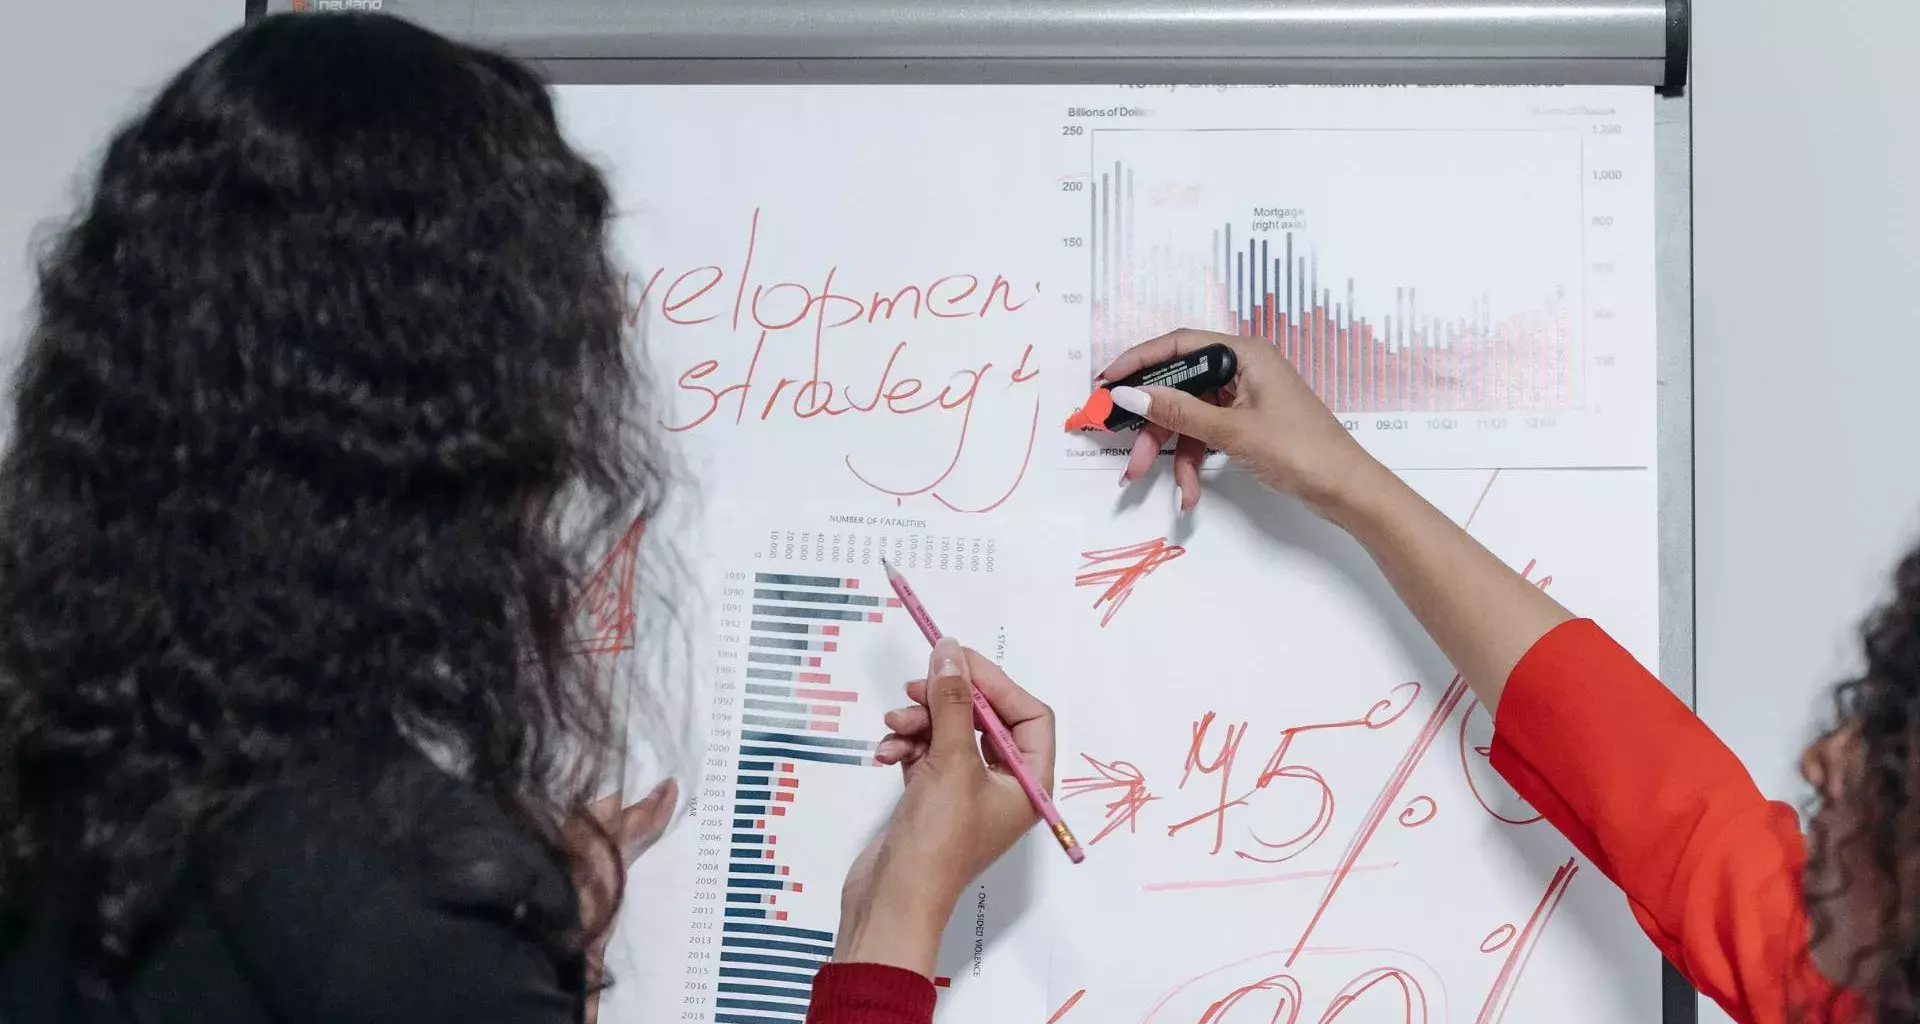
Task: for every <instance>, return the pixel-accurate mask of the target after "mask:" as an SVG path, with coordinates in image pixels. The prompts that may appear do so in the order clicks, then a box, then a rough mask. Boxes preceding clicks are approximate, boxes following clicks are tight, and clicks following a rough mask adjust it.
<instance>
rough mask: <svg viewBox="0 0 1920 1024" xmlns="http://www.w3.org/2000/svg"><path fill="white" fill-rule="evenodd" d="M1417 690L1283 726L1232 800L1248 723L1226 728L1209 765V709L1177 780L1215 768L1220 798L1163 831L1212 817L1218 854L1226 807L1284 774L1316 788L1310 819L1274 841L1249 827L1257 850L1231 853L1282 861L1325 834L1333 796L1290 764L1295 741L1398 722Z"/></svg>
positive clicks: (1308, 771) (1305, 769)
mask: <svg viewBox="0 0 1920 1024" xmlns="http://www.w3.org/2000/svg"><path fill="white" fill-rule="evenodd" d="M1419 695H1420V684H1419V683H1413V682H1408V683H1402V684H1400V685H1399V686H1396V687H1394V688H1393V690H1392V692H1390V693H1389V694H1388V695H1387V696H1386V697H1384V698H1382V699H1380V700H1378V701H1375V702H1374V703H1373V705H1372V706H1371V707H1369V708H1368V709H1367V711H1366V713H1365V714H1363V715H1361V716H1360V717H1359V718H1349V719H1343V720H1341V721H1338V722H1321V723H1317V724H1314V725H1296V726H1293V727H1291V728H1288V729H1285V730H1283V731H1282V732H1281V733H1280V742H1279V744H1278V745H1277V746H1275V747H1274V750H1273V753H1272V755H1271V756H1269V757H1268V758H1267V763H1266V766H1265V767H1264V768H1262V769H1261V771H1260V775H1259V777H1258V778H1257V779H1256V780H1255V781H1254V784H1253V788H1252V789H1250V790H1248V791H1247V792H1246V793H1244V794H1242V795H1241V796H1239V797H1236V798H1233V799H1228V797H1227V794H1228V792H1229V786H1230V781H1231V775H1232V770H1233V759H1234V757H1235V755H1237V753H1238V752H1239V746H1240V741H1241V740H1243V739H1245V737H1246V731H1247V726H1246V723H1244V722H1243V723H1241V725H1240V727H1239V734H1238V736H1236V735H1235V733H1234V730H1233V728H1232V727H1231V726H1230V727H1228V729H1227V740H1226V742H1225V743H1224V744H1223V745H1222V748H1221V754H1220V757H1218V758H1216V759H1215V761H1214V763H1213V764H1210V765H1208V764H1201V763H1200V761H1199V758H1200V751H1201V749H1202V744H1203V743H1204V742H1205V738H1206V732H1207V728H1208V727H1209V726H1210V725H1211V724H1212V722H1213V713H1212V712H1208V714H1207V716H1206V717H1205V718H1203V719H1201V721H1199V722H1197V723H1195V725H1194V736H1193V747H1192V748H1191V749H1190V750H1189V751H1188V753H1187V770H1186V772H1185V773H1183V774H1182V775H1181V777H1180V784H1181V788H1183V789H1184V788H1185V787H1186V782H1187V777H1188V776H1189V775H1191V774H1192V771H1193V769H1194V768H1196V767H1198V768H1199V769H1200V770H1201V771H1202V772H1203V773H1211V772H1214V771H1219V772H1220V801H1219V804H1218V805H1217V806H1215V807H1214V808H1213V809H1212V810H1208V811H1204V812H1202V813H1200V814H1197V815H1194V816H1193V817H1191V818H1188V819H1187V820H1185V821H1182V822H1179V823H1177V824H1175V825H1171V826H1169V827H1168V828H1167V835H1169V836H1172V835H1177V834H1178V833H1179V832H1180V831H1181V830H1182V829H1185V828H1188V827H1190V826H1193V825H1197V824H1199V823H1201V822H1203V821H1206V820H1207V819H1209V818H1212V819H1213V822H1214V844H1213V851H1212V852H1213V853H1214V854H1218V853H1219V852H1220V849H1221V847H1222V846H1223V845H1224V842H1225V834H1226V817H1227V812H1228V811H1229V810H1230V809H1232V808H1234V807H1244V806H1246V804H1247V800H1248V799H1249V798H1250V797H1252V796H1253V795H1255V794H1256V793H1259V792H1260V791H1262V790H1264V789H1266V788H1267V787H1268V786H1270V785H1272V784H1273V783H1274V781H1276V780H1279V779H1286V780H1290V781H1294V782H1306V783H1310V784H1311V785H1312V786H1313V787H1314V789H1315V790H1316V796H1317V798H1318V801H1319V806H1318V807H1317V808H1316V809H1315V812H1314V816H1313V819H1312V820H1311V821H1310V822H1308V823H1307V825H1306V827H1305V828H1303V829H1301V830H1300V831H1299V832H1297V833H1295V834H1294V835H1292V836H1288V837H1287V838H1285V839H1281V840H1278V841H1274V840H1270V839H1267V838H1265V837H1263V836H1261V835H1260V834H1259V833H1258V832H1257V831H1255V830H1253V829H1252V828H1249V829H1248V834H1249V835H1250V836H1252V838H1253V841H1254V843H1256V844H1258V846H1259V847H1260V848H1261V852H1249V851H1247V850H1235V851H1234V856H1236V857H1239V858H1240V859H1242V860H1250V861H1255V862H1257V863H1261V864H1280V863H1283V862H1285V861H1288V860H1291V859H1293V858H1294V857H1297V856H1299V855H1301V854H1302V853H1305V852H1306V851H1307V850H1308V849H1310V848H1311V847H1312V846H1313V845H1314V844H1315V843H1317V842H1319V841H1320V838H1321V837H1322V836H1324V835H1325V834H1326V831H1327V829H1328V828H1330V827H1332V825H1333V813H1334V796H1333V788H1332V787H1331V786H1329V785H1327V781H1326V779H1325V778H1324V777H1322V776H1321V774H1320V773H1319V772H1318V771H1316V770H1315V769H1313V768H1311V767H1309V766H1307V765H1302V764H1291V763H1288V760H1287V757H1288V755H1289V753H1291V751H1292V747H1293V741H1294V740H1295V739H1298V738H1299V737H1300V736H1302V735H1305V734H1307V733H1310V732H1322V731H1327V730H1337V729H1353V728H1365V729H1368V730H1377V729H1384V728H1386V727H1387V726H1389V725H1392V724H1393V723H1395V722H1397V721H1399V720H1400V717H1401V716H1402V715H1404V714H1406V712H1407V709H1408V708H1411V707H1412V706H1413V702H1414V699H1415V698H1417V697H1418V696H1419ZM1402 698H1404V699H1402Z"/></svg>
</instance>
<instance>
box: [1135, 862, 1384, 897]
mask: <svg viewBox="0 0 1920 1024" xmlns="http://www.w3.org/2000/svg"><path fill="white" fill-rule="evenodd" d="M1399 866H1400V862H1399V861H1397V860H1395V861H1388V862H1387V863H1385V864H1361V865H1359V866H1357V867H1355V868H1354V869H1353V871H1352V872H1351V873H1352V874H1356V875H1360V874H1365V873H1367V872H1369V871H1391V870H1393V869H1394V868H1397V867H1399ZM1332 874H1333V872H1332V871H1330V870H1329V871H1288V872H1286V873H1284V874H1278V875H1260V876H1258V877H1254V878H1207V879H1201V880H1198V881H1193V882H1148V883H1146V884H1145V885H1142V886H1141V887H1140V888H1141V889H1142V890H1145V891H1146V892H1179V891H1181V890H1185V889H1237V888H1240V887H1241V886H1247V885H1272V884H1273V883H1275V882H1298V881H1302V880H1304V879H1309V878H1326V877H1328V876H1330V875H1332Z"/></svg>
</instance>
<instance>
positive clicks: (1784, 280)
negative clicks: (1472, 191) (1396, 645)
mask: <svg viewBox="0 0 1920 1024" xmlns="http://www.w3.org/2000/svg"><path fill="white" fill-rule="evenodd" d="M241 13H242V3H241V0H148V2H135V0H105V2H99V0H96V2H88V3H80V2H75V0H55V2H44V3H27V2H15V3H9V4H8V5H7V9H6V11H5V12H4V13H0V128H3V129H4V132H5V136H6V145H5V146H4V147H0V338H3V339H4V343H3V344H0V348H3V349H4V350H6V351H9V352H10V351H11V350H12V349H13V341H14V340H15V338H17V336H18V333H19V331H20V329H21V325H22V322H23V321H22V313H23V311H24V309H25V306H26V304H27V302H28V299H29V297H30V295H31V287H32V286H31V274H30V267H31V262H30V259H29V244H28V243H29V239H30V237H32V235H33V234H34V232H35V230H36V229H37V228H39V227H40V226H42V225H44V224H45V223H46V222H47V221H48V220H49V219H50V218H55V217H59V216H63V215H64V214H65V213H66V212H67V211H68V210H70V209H71V206H72V199H73V196H74V194H75V189H76V187H77V183H78V181H79V180H80V179H81V177H82V176H83V174H84V171H85V169H86V168H87V166H88V165H89V164H90V162H91V161H92V159H93V158H94V155H95V154H96V153H97V152H98V148H99V146H100V145H101V143H102V141H103V140H104V138H105V135H106V133H107V132H108V131H109V130H110V129H111V128H112V127H113V126H114V125H115V124H117V123H118V122H119V121H120V120H121V119H122V118H124V117H125V116H127V114H129V113H130V112H131V111H132V110H133V109H134V106H135V105H136V104H137V103H138V102H139V101H140V100H142V99H143V98H144V97H146V96H147V95H149V94H150V93H151V91H152V89H153V88H154V87H155V86H157V85H158V83H159V82H160V81H161V80H162V79H163V78H164V77H165V76H166V75H167V74H168V73H170V72H171V71H172V70H173V69H175V68H176V67H178V66H179V65H180V64H182V63H184V62H185V61H186V60H187V59H188V58H190V57H191V56H192V55H193V54H194V53H195V52H197V51H198V50H200V49H201V48H202V47H204V46H205V45H207V44H208V43H209V42H211V41H213V40H214V39H215V38H217V37H218V36H219V35H220V34H222V33H223V32H225V31H227V30H228V29H230V28H232V27H233V26H235V25H237V24H239V22H240V20H241ZM1694 17H1695V22H1696V32H1695V39H1694V45H1695V68H1694V73H1693V82H1694V84H1693V102H1694V129H1693V130H1694V136H1693V146H1694V154H1695V158H1694V159H1695V177H1694V217H1695V221H1694V238H1695V267H1694V273H1695V310H1696V349H1695V359H1696V363H1695V380H1696V399H1695V402H1696V406H1695V407H1696V423H1695V441H1696V454H1695V467H1696V469H1695V472H1696V479H1697V494H1696V502H1697V505H1696V507H1697V517H1698V518H1697V522H1698V531H1697V540H1696V544H1697V566H1696V573H1697V577H1696V586H1697V593H1698V602H1699V616H1698V657H1699V704H1700V710H1701V713H1702V714H1703V715H1704V716H1705V717H1706V719H1707V721H1708V722H1709V723H1710V724H1711V725H1712V726H1713V727H1714V728H1715V729H1716V730H1718V731H1719V732H1720V734H1721V735H1722V736H1723V737H1725V738H1726V739H1727V741H1728V742H1730V743H1731V744H1733V746H1734V748H1735V749H1736V750H1737V751H1738V752H1739V753H1740V755H1741V756H1742V757H1743V758H1745V759H1746V762H1747V764H1748V765H1749V766H1750V767H1751V768H1752V770H1753V772H1754V774H1755V777H1756V778H1757V779H1758V780H1759V781H1760V784H1761V786H1762V787H1763V788H1765V789H1766V790H1767V791H1768V792H1769V793H1770V794H1772V795H1774V796H1778V797H1782V798H1786V799H1792V800H1798V799H1799V798H1800V797H1801V795H1802V794H1803V790H1802V788H1801V787H1800V785H1799V783H1798V781H1797V779H1796V776H1795V773H1794V755H1795V752H1796V751H1797V750H1798V748H1799V746H1800V744H1801V743H1802V742H1804V740H1805V739H1806V738H1807V736H1808V735H1809V730H1810V729H1811V727H1812V724H1813V722H1814V721H1815V715H1816V714H1818V713H1820V712H1822V711H1823V710H1824V708H1823V707H1822V706H1821V704H1820V701H1819V696H1820V694H1821V693H1822V692H1823V691H1824V690H1825V688H1826V687H1827V685H1828V684H1830V683H1831V682H1832V681H1833V680H1835V679H1837V678H1839V677H1840V676H1841V675H1842V674H1843V673H1844V672H1846V671H1848V670H1849V668H1851V667H1852V666H1853V665H1854V664H1855V661H1856V659H1855V656H1854V652H1853V648H1854V644H1853V641H1852V630H1853V627H1854V625H1855V623H1856V622H1857V620H1858V619H1859V617H1860V615H1861V614H1862V613H1863V612H1864V611H1865V610H1866V609H1867V608H1868V607H1869V605H1870V604H1871V602H1872V601H1873V600H1874V599H1875V598H1876V597H1877V596H1878V595H1879V594H1880V593H1881V592H1882V591H1883V589H1884V582H1885V577H1886V572H1887V570H1888V568H1889V567H1890V565H1891V563H1892V560H1893V559H1894V558H1895V557H1896V556H1897V554H1898V553H1899V551H1900V550H1901V548H1902V546H1903V545H1904V544H1906V543H1907V542H1908V541H1909V540H1910V539H1912V538H1913V537H1914V536H1916V535H1917V534H1920V422H1916V421H1917V420H1920V400H1917V399H1920V327H1916V326H1915V325H1913V324H1912V323H1910V319H1909V316H1908V309H1909V307H1910V306H1911V305H1913V304H1914V302H1915V297H1916V296H1920V108H1917V107H1916V105H1915V101H1916V100H1920V64H1916V63H1915V62H1914V61H1913V60H1912V59H1911V54H1910V52H1909V51H1910V48H1911V46H1912V43H1913V41H1914V40H1915V39H1916V38H1920V5H1916V4H1914V3H1913V0H1848V2H1846V3H1832V2H1827V3H1814V2H1812V0H1799V2H1794V0H1694ZM1709 1016H1711V1015H1709Z"/></svg>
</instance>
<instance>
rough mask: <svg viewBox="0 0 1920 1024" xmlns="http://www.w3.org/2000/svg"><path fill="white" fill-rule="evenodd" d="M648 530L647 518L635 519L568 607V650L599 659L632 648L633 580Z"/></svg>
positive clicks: (616, 654)
mask: <svg viewBox="0 0 1920 1024" xmlns="http://www.w3.org/2000/svg"><path fill="white" fill-rule="evenodd" d="M646 530H647V521H646V518H645V517H644V516H643V517H639V518H636V519H634V521H633V523H632V524H631V525H629V526H628V527H627V530H626V532H625V533H623V534H621V536H620V539H619V540H618V541H615V542H614V545H613V547H612V548H611V549H609V550H608V551H607V554H606V557H604V558H602V559H601V561H600V565H599V566H598V567H597V568H595V569H594V571H593V575H591V576H589V577H587V582H586V585H585V586H583V587H581V588H580V593H579V594H577V595H575V597H574V599H573V603H572V605H571V606H570V608H569V611H570V614H571V615H572V617H573V620H574V626H575V634H574V636H573V638H572V639H571V640H569V641H568V643H567V646H566V649H567V650H568V651H570V652H573V653H576V654H585V655H588V656H589V657H590V658H594V659H595V660H597V657H596V656H599V655H614V656H618V655H619V654H620V652H622V651H629V650H632V649H633V644H634V636H633V632H634V615H633V579H634V572H635V567H636V566H637V565H638V564H639V560H640V559H639V554H640V541H641V538H642V537H644V536H645V535H646Z"/></svg>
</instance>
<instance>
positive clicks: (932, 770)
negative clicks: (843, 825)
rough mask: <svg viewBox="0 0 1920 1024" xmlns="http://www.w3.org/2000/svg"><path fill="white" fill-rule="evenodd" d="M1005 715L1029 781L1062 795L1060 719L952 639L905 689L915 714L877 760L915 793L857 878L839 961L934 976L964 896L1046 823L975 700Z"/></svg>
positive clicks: (865, 857)
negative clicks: (979, 716) (1056, 779)
mask: <svg viewBox="0 0 1920 1024" xmlns="http://www.w3.org/2000/svg"><path fill="white" fill-rule="evenodd" d="M976 688H977V689H978V691H979V692H980V693H981V694H982V695H983V696H984V698H985V700H986V701H987V702H988V703H989V704H990V705H991V706H992V708H993V709H994V710H995V713H996V715H997V717H998V718H999V719H1000V721H1001V722H1002V723H1004V725H1005V726H1006V730H1007V734H1008V736H1009V737H1010V738H1011V739H1012V741H1013V743H1014V745H1015V747H1016V749H1017V750H1018V752H1019V757H1020V759H1021V760H1022V761H1023V762H1024V763H1025V764H1026V766H1027V770H1028V771H1029V772H1030V774H1031V775H1032V776H1033V778H1034V779H1035V780H1037V782H1038V784H1039V785H1040V786H1041V787H1042V788H1043V792H1044V791H1048V790H1051V789H1052V786H1053V762H1054V734H1053V711H1052V710H1051V709H1050V708H1048V707H1047V706H1046V704H1044V703H1042V702H1041V701H1040V700H1038V699H1036V698H1035V697H1034V696H1033V695H1031V694H1029V693H1027V692H1026V691H1025V690H1022V689H1021V688H1020V687H1019V686H1018V685H1017V684H1015V683H1014V681H1013V680H1011V679H1009V678H1007V676H1006V673H1004V672H1001V671H1000V669H999V667H998V666H996V665H994V664H993V663H992V662H991V661H988V660H987V659H986V658H984V657H982V656H981V655H979V654H977V653H975V652H973V651H969V650H967V649H966V648H964V647H962V646H960V644H958V643H957V642H955V641H954V640H952V639H943V640H941V641H940V642H939V643H938V644H937V645H936V646H935V647H934V650H933V656H932V658H931V659H930V661H929V671H928V676H927V678H926V679H924V680H916V681H914V682H911V683H908V684H907V695H908V696H909V697H910V698H912V700H913V701H914V703H913V704H911V705H909V706H907V707H904V708H901V709H899V710H896V711H891V712H888V713H887V719H886V720H887V728H889V729H891V730H893V731H892V733H891V734H890V735H888V736H887V737H886V739H884V740H882V741H881V744H880V747H879V749H878V750H877V751H876V753H875V757H876V759H877V760H879V761H880V762H881V763H883V764H898V765H900V767H901V768H902V773H903V775H904V777H905V782H906V791H905V792H904V793H902V794H901V797H900V803H899V804H898V805H897V806H896V807H895V808H894V812H893V816H892V818H891V819H889V821H888V822H887V825H886V827H885V828H884V829H882V830H881V832H880V834H879V835H877V836H875V837H874V838H873V840H872V841H871V842H870V843H868V844H867V848H866V850H865V851H864V852H863V853H862V854H861V855H860V858H859V860H858V861H857V862H856V863H855V864H854V866H853V869H852V870H851V871H850V872H849V873H848V876H847V882H846V887H845V888H844V890H843V891H842V894H841V924H840V935H839V938H838V942H837V944H836V948H835V953H834V958H835V959H836V960H840V961H858V962H867V963H883V964H892V965H894V966H897V967H905V968H907V969H909V970H913V971H918V972H919V973H921V974H928V975H930V974H931V973H932V971H933V958H934V954H935V953H936V952H937V951H938V949H939V940H940V932H941V929H942V928H943V927H944V926H945V924H946V921H947V918H948V917H949V916H950V915H951V914H952V912H953V906H954V903H955V901H956V900H958V899H959V898H960V894H961V893H962V892H963V891H965V889H966V887H967V885H968V883H970V882H971V881H972V880H973V879H974V878H975V877H977V876H978V875H979V874H980V873H981V872H983V871H985V870H986V869H987V867H988V866H990V865H991V864H992V863H993V862H994V861H995V860H998V859H999V858H1000V856H1001V855H1002V854H1004V853H1005V852H1006V851H1007V850H1009V849H1011V848H1012V846H1013V845H1014V843H1016V842H1018V841H1019V839H1020V837H1021V836H1023V835H1025V834H1026V833H1027V831H1028V830H1030V829H1031V828H1032V827H1033V824H1034V822H1035V821H1037V820H1039V814H1038V813H1037V812H1036V811H1035V810H1034V807H1033V803H1032V801H1031V800H1030V799H1029V798H1028V796H1027V794H1026V792H1025V791H1024V790H1023V789H1022V787H1021V784H1020V781H1019V780H1018V779H1016V778H1015V777H1014V775H1013V773H1012V772H1011V771H1010V770H1009V769H1008V768H1007V765H1006V762H1005V760H1003V759H1002V758H1001V757H1000V756H999V755H998V754H996V753H994V752H993V749H992V745H991V744H989V745H988V746H987V749H986V750H985V751H983V750H982V744H981V742H980V736H979V734H978V733H977V732H976V731H975V724H976V723H975V720H974V703H973V693H974V691H975V689H976Z"/></svg>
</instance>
